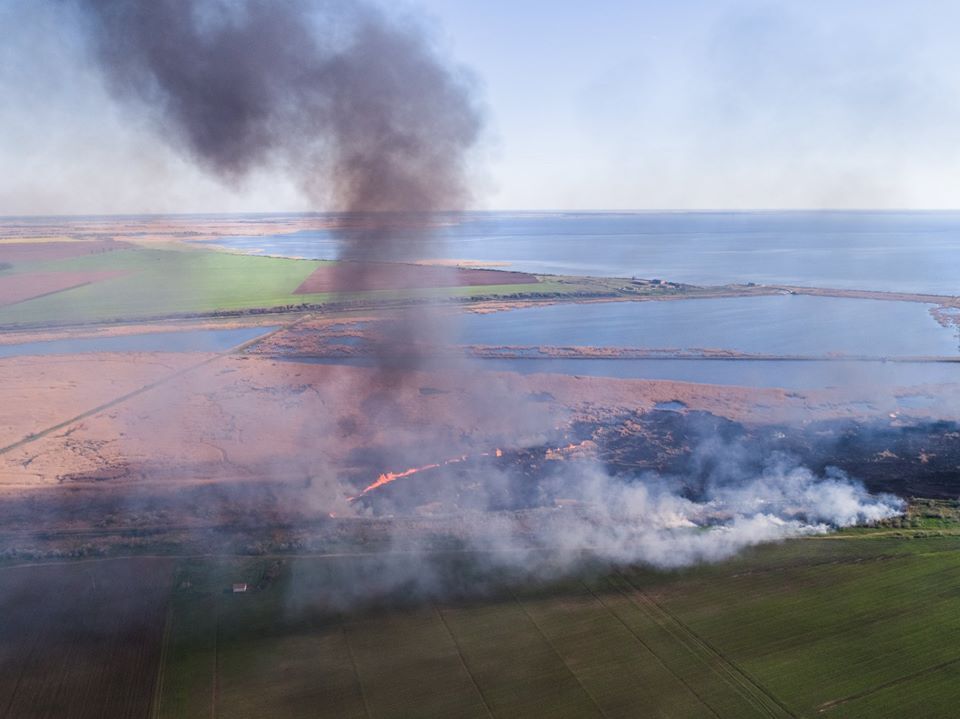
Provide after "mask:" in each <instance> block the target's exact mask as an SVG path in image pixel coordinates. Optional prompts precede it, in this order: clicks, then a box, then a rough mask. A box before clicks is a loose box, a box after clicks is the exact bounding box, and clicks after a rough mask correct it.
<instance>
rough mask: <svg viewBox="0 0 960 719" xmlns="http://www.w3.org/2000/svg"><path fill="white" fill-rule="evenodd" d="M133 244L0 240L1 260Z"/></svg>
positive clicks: (62, 256) (79, 253)
mask: <svg viewBox="0 0 960 719" xmlns="http://www.w3.org/2000/svg"><path fill="white" fill-rule="evenodd" d="M131 246H132V245H130V244H128V243H126V242H116V241H114V240H87V241H84V242H0V262H10V263H12V264H18V263H20V262H42V261H44V260H65V259H69V258H70V257H81V256H83V255H93V254H98V253H100V252H111V251H113V250H123V249H127V248H129V247H131Z"/></svg>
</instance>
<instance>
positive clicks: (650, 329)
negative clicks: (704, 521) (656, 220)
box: [460, 295, 958, 357]
mask: <svg viewBox="0 0 960 719" xmlns="http://www.w3.org/2000/svg"><path fill="white" fill-rule="evenodd" d="M460 331H461V341H462V342H463V343H465V344H485V345H554V346H570V345H573V346H606V347H633V348H650V349H726V350H735V351H738V352H746V353H756V354H771V355H805V356H807V355H825V354H828V353H843V354H847V355H867V356H871V357H904V356H955V355H957V354H958V349H957V338H956V335H955V333H954V331H953V330H951V329H950V328H945V327H942V326H941V325H940V324H938V323H937V322H936V320H934V319H933V317H932V316H931V315H930V312H929V305H925V304H920V303H915V302H888V301H881V300H860V299H847V298H835V297H811V296H804V295H774V296H767V297H730V298H721V299H700V300H670V301H662V302H598V303H583V304H556V305H547V306H541V307H530V308H523V309H517V310H511V311H509V312H495V313H491V314H468V315H466V316H465V317H464V318H463V320H462V323H461V328H460Z"/></svg>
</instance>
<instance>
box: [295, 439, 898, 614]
mask: <svg viewBox="0 0 960 719" xmlns="http://www.w3.org/2000/svg"><path fill="white" fill-rule="evenodd" d="M703 451H704V452H709V453H710V454H711V455H712V457H713V458H714V459H715V460H716V463H717V467H718V470H717V471H716V472H715V473H713V474H712V476H711V477H710V478H709V479H708V480H707V482H706V484H705V486H704V488H703V490H702V491H701V492H700V493H698V495H697V496H696V497H695V498H691V497H689V496H686V495H685V493H684V492H682V491H681V490H680V488H679V487H680V485H683V484H685V482H684V480H685V479H686V478H684V477H671V476H666V475H659V474H656V473H647V474H644V475H642V476H612V475H611V474H609V472H607V471H606V469H605V468H604V467H603V466H602V464H601V463H599V462H595V461H588V462H571V463H561V465H560V466H561V468H562V469H561V471H560V472H559V473H558V474H557V475H555V476H554V477H552V478H551V479H549V480H548V481H546V482H545V483H544V485H543V487H542V491H543V493H544V495H545V496H547V497H549V498H553V499H554V500H555V502H556V504H555V506H542V507H540V508H538V509H534V510H530V511H527V512H520V513H517V512H511V511H506V512H490V511H476V512H465V513H464V514H463V515H462V516H460V517H458V518H457V519H456V526H457V530H456V531H455V536H456V538H457V540H458V542H457V544H456V545H455V546H456V547H457V549H456V552H462V553H463V559H461V560H459V563H458V562H457V560H456V559H454V560H451V557H450V555H444V554H443V553H442V552H441V553H439V554H438V553H437V552H436V546H435V544H434V543H433V541H434V540H433V539H424V538H423V537H420V536H411V537H404V536H401V535H399V534H398V535H396V536H395V539H394V542H393V546H392V547H390V548H389V549H386V550H384V551H383V552H381V553H379V554H375V555H371V556H366V557H360V558H358V559H357V560H356V561H355V562H354V565H353V567H352V569H351V570H350V574H349V580H348V581H345V582H343V583H340V584H338V585H337V586H332V585H331V586H320V585H318V584H316V582H315V581H314V580H311V579H310V578H309V577H298V578H295V580H296V581H295V584H294V586H293V588H292V591H291V594H290V597H289V600H290V602H291V603H292V604H294V605H298V604H309V603H310V602H313V601H316V600H318V599H321V600H322V601H324V602H325V603H328V604H330V605H333V606H342V607H344V608H346V607H356V606H358V605H363V604H366V603H369V602H376V601H378V600H380V599H382V598H398V597H406V598H417V597H444V596H447V595H449V594H451V593H453V594H466V595H469V594H477V593H483V592H484V591H487V590H489V591H494V592H495V591H496V590H497V587H498V586H499V584H500V583H502V582H504V581H506V582H509V581H512V580H518V579H535V580H537V581H541V580H547V581H550V580H554V579H558V578H562V577H564V576H567V575H569V574H571V573H572V572H576V571H578V570H580V569H582V568H584V567H600V568H602V569H605V568H607V567H609V566H611V565H612V566H624V565H628V566H629V565H636V564H643V565H647V566H652V567H656V568H659V569H679V568H683V567H689V566H693V565H696V564H702V563H709V562H719V561H722V560H726V559H729V558H731V557H733V556H735V555H736V554H737V553H739V552H741V551H743V550H744V549H746V548H748V547H752V546H755V545H759V544H763V543H769V542H778V541H782V540H785V539H790V538H795V537H804V536H814V535H822V534H826V533H828V532H830V531H834V530H836V529H838V528H842V527H849V526H853V525H856V524H863V523H870V522H876V521H879V520H883V519H888V518H890V517H894V516H897V515H899V514H901V513H902V512H903V510H904V508H905V502H904V501H903V500H901V499H899V498H898V497H895V496H893V495H889V494H876V495H875V494H871V493H869V492H868V491H867V490H866V488H865V487H864V486H863V484H862V483H860V482H858V481H856V480H854V479H851V478H850V477H848V476H847V475H846V474H845V473H843V472H842V471H841V470H839V469H836V468H827V469H826V470H825V471H824V473H823V474H821V475H817V474H815V473H813V472H811V471H810V470H809V469H807V468H806V467H803V466H802V465H800V464H798V463H797V462H796V460H794V459H793V458H791V457H789V456H787V455H783V454H774V455H772V456H770V457H769V458H767V460H766V461H765V462H764V463H763V465H762V466H760V467H756V466H752V465H751V464H750V463H749V462H748V461H747V459H746V456H745V454H744V452H743V451H742V448H741V447H738V446H737V445H736V444H720V443H711V446H710V447H709V448H705V449H704V450H703ZM508 471H509V470H508ZM508 480H509V478H508V477H507V476H506V475H503V476H496V474H494V475H493V476H491V475H490V473H487V474H486V475H485V476H483V477H479V476H478V477H477V481H478V482H482V483H483V484H484V486H485V487H486V488H487V490H488V492H490V494H491V495H493V494H494V493H495V492H496V488H497V487H498V486H501V485H503V484H506V483H508ZM401 481H402V480H401ZM442 524H443V523H441V525H440V526H442ZM447 524H448V525H449V523H447ZM456 552H454V554H455V553H456ZM465 560H469V565H468V566H469V567H470V569H469V570H464V569H463V566H464V561H465ZM465 571H466V574H465V573H464V572H465ZM471 572H474V573H475V574H474V575H471V574H470V573H471ZM465 576H467V577H469V586H464V585H463V583H464V577H465Z"/></svg>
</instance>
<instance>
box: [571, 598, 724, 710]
mask: <svg viewBox="0 0 960 719" xmlns="http://www.w3.org/2000/svg"><path fill="white" fill-rule="evenodd" d="M583 586H584V587H586V589H587V591H588V592H590V594H591V595H593V598H594V599H595V600H596V601H597V603H598V604H599V605H600V606H601V607H603V609H604V611H606V612H607V613H608V614H609V615H610V616H612V617H613V618H614V619H615V620H616V621H617V623H618V624H620V625H621V626H622V627H623V628H624V629H626V630H627V631H628V632H629V633H630V635H631V636H632V637H633V638H634V639H635V640H636V641H637V643H638V644H639V645H640V646H642V647H643V648H644V649H646V650H647V652H649V653H650V655H651V656H652V657H654V658H655V659H656V660H657V662H658V663H659V664H660V666H661V667H663V669H664V670H665V671H667V672H668V673H670V674H671V675H672V676H673V677H674V678H675V679H676V680H677V681H678V682H680V683H681V684H682V685H683V686H684V687H686V689H687V691H689V692H690V694H691V695H693V696H694V697H696V699H697V701H698V702H700V704H701V705H702V706H703V707H704V708H705V709H706V710H707V711H709V712H710V713H711V714H712V715H713V716H715V717H717V719H721V717H720V714H718V713H717V711H716V710H715V709H714V708H713V707H712V706H710V704H708V703H707V702H706V701H705V700H704V698H703V697H702V696H701V695H700V693H699V692H697V690H696V689H695V688H694V687H693V685H691V684H690V682H688V681H687V680H686V679H685V678H684V677H683V675H682V674H680V673H678V672H676V671H674V669H673V668H672V667H671V666H670V665H669V664H667V663H666V662H665V661H664V659H663V657H661V656H660V655H659V654H657V652H655V651H653V648H652V647H651V646H650V645H649V644H648V643H647V642H646V641H645V640H644V639H643V637H642V636H640V634H639V633H637V631H636V630H635V629H634V628H633V627H631V626H630V625H629V624H628V623H627V622H625V621H624V620H623V617H621V616H620V615H619V614H618V613H617V612H616V611H615V610H614V609H613V607H611V606H610V605H609V604H607V602H605V601H604V600H603V597H602V596H601V595H600V594H597V593H596V592H595V591H594V590H593V588H592V587H591V586H590V585H589V584H587V583H586V582H584V583H583Z"/></svg>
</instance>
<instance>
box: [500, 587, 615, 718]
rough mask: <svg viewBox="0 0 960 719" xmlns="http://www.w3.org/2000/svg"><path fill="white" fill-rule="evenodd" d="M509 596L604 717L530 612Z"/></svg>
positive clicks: (516, 598)
mask: <svg viewBox="0 0 960 719" xmlns="http://www.w3.org/2000/svg"><path fill="white" fill-rule="evenodd" d="M511 596H512V597H513V601H514V602H516V603H517V606H518V607H520V610H521V611H522V612H523V614H524V616H525V617H526V618H527V619H528V620H530V624H532V625H533V627H534V629H536V630H537V634H539V635H540V638H541V639H542V640H543V642H544V644H546V645H547V646H548V647H550V651H552V652H553V653H554V655H555V656H556V657H557V659H559V660H560V662H561V663H562V664H563V666H564V667H565V668H566V670H567V671H568V672H570V676H572V677H573V679H574V681H576V682H577V684H578V685H579V686H580V688H581V689H582V690H583V693H584V694H586V695H587V696H588V697H589V698H590V701H591V702H593V705H594V706H595V707H596V709H597V711H598V712H600V715H601V716H604V717H606V716H607V713H606V712H605V711H604V710H603V707H601V706H600V704H599V702H597V699H596V697H594V696H593V694H591V693H590V690H589V689H587V687H586V685H585V684H584V683H583V681H582V680H581V679H580V677H579V676H578V675H577V673H576V672H575V671H574V670H573V669H571V668H570V664H569V663H568V662H567V660H566V659H565V658H564V656H563V655H562V654H561V653H560V652H559V651H557V648H556V646H555V645H554V643H553V642H551V641H550V638H549V637H548V636H547V635H546V634H544V632H543V629H542V628H541V627H540V625H539V624H537V620H536V619H534V618H533V615H531V614H530V612H529V611H527V608H526V607H525V606H524V604H523V602H521V601H520V599H519V598H518V597H517V595H516V594H513V593H511Z"/></svg>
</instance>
